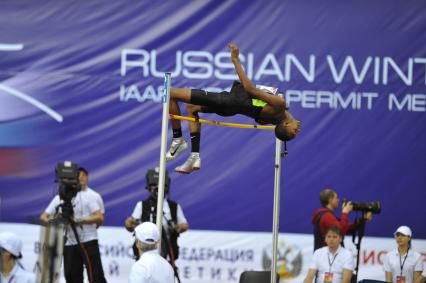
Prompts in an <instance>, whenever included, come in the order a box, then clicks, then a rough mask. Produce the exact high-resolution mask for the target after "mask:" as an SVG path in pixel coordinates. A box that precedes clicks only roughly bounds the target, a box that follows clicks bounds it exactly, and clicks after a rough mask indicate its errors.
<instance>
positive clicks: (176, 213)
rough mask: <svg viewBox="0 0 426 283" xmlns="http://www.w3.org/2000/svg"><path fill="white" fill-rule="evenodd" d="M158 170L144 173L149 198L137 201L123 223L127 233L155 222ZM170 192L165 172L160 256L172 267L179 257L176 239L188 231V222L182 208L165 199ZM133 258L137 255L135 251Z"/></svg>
mask: <svg viewBox="0 0 426 283" xmlns="http://www.w3.org/2000/svg"><path fill="white" fill-rule="evenodd" d="M158 179H159V169H158V167H157V168H155V169H149V170H148V171H147V172H146V189H147V190H148V191H149V192H150V196H149V197H148V198H147V199H145V200H144V201H139V202H138V203H137V204H136V206H135V208H134V210H133V213H132V216H130V217H128V218H127V219H126V222H125V227H126V229H127V231H129V232H133V231H134V229H135V227H136V226H137V225H138V224H139V223H142V222H146V221H150V222H154V223H155V221H156V213H157V193H158ZM169 190H170V177H169V175H168V173H167V171H166V180H165V185H164V199H165V200H166V201H164V203H163V221H162V227H163V233H162V240H161V248H162V249H161V255H162V256H163V257H164V258H166V259H168V260H169V262H170V263H171V264H172V266H173V267H174V266H175V265H174V262H175V260H176V259H177V258H178V257H179V246H178V244H177V238H178V237H179V234H181V233H183V232H185V231H187V230H188V227H189V226H188V222H187V220H186V218H185V215H184V214H183V210H182V207H181V206H180V205H179V204H178V203H177V202H175V201H173V200H170V199H168V198H167V195H168V193H169ZM135 256H136V258H138V254H137V252H136V251H135Z"/></svg>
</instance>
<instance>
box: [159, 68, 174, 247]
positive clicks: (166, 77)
mask: <svg viewBox="0 0 426 283" xmlns="http://www.w3.org/2000/svg"><path fill="white" fill-rule="evenodd" d="M171 80H172V75H171V73H165V74H164V94H163V118H162V125H161V147H160V172H159V177H158V197H157V218H156V223H157V228H158V232H159V234H160V239H162V237H161V233H162V230H163V229H162V225H161V224H162V220H163V202H164V184H165V176H166V150H167V132H168V125H169V102H170V83H171ZM158 252H159V253H160V254H161V240H160V241H159V243H158Z"/></svg>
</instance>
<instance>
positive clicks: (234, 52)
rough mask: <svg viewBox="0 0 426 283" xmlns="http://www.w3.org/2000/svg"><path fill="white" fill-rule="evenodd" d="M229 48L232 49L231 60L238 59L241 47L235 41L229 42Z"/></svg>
mask: <svg viewBox="0 0 426 283" xmlns="http://www.w3.org/2000/svg"><path fill="white" fill-rule="evenodd" d="M228 47H229V49H231V60H238V55H240V49H239V48H238V46H237V45H235V44H234V43H230V44H228Z"/></svg>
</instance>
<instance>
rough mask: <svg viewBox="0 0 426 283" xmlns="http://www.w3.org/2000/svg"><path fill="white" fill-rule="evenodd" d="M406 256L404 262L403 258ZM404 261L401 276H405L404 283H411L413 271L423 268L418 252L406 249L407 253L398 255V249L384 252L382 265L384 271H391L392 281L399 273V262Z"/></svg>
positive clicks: (394, 280)
mask: <svg viewBox="0 0 426 283" xmlns="http://www.w3.org/2000/svg"><path fill="white" fill-rule="evenodd" d="M405 256H407V258H406V259H405V262H404V258H405ZM403 262H404V265H403V269H402V276H405V283H412V282H413V280H414V272H415V271H422V270H423V266H422V264H423V261H422V256H421V255H420V253H418V252H416V251H413V250H412V249H409V250H408V254H404V255H400V254H399V252H398V249H394V250H392V251H390V252H388V253H387V254H386V257H385V261H384V264H383V267H384V269H385V272H392V282H396V277H397V276H400V275H401V264H402V263H403Z"/></svg>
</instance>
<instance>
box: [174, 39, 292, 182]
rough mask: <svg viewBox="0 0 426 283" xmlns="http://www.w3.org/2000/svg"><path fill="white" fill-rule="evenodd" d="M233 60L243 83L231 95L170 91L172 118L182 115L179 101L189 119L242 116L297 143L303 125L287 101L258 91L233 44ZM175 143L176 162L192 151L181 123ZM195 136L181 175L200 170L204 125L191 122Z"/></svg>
mask: <svg viewBox="0 0 426 283" xmlns="http://www.w3.org/2000/svg"><path fill="white" fill-rule="evenodd" d="M228 47H229V48H230V49H231V60H232V63H233V64H234V67H235V71H236V72H237V75H238V77H239V79H240V81H241V83H240V82H237V81H235V82H234V84H233V85H232V88H231V91H230V92H227V91H223V92H221V93H212V92H207V91H205V90H200V89H189V88H171V89H170V114H175V115H180V109H179V105H178V101H182V102H185V103H186V109H187V111H188V115H189V116H190V117H193V118H198V113H199V112H201V113H216V114H218V115H220V116H233V115H236V114H242V115H245V116H248V117H251V118H253V119H254V120H255V121H256V122H257V123H259V124H262V125H264V124H272V125H276V127H275V136H276V137H277V138H279V139H280V140H282V141H289V140H291V139H293V138H294V137H295V136H296V135H297V133H298V132H299V131H300V121H298V120H296V119H294V118H293V116H292V115H291V114H290V112H288V111H287V110H288V108H287V104H286V102H285V100H284V99H283V98H281V97H279V96H276V95H272V94H269V93H267V92H265V91H263V90H260V89H258V88H256V86H255V85H254V84H253V83H252V82H251V81H250V79H249V78H248V77H247V75H246V73H245V72H244V70H243V68H242V66H241V63H240V60H239V58H238V55H239V53H240V50H239V48H238V46H237V45H235V44H229V45H228ZM171 123H172V129H173V141H172V144H171V146H170V149H169V150H168V151H167V154H166V159H167V161H170V160H173V159H175V158H176V156H177V155H179V154H180V153H181V152H182V151H183V150H185V149H187V148H188V143H187V142H186V140H185V139H184V138H182V129H181V123H180V121H179V120H172V121H171ZM189 131H190V134H191V147H192V148H191V151H192V152H191V155H190V156H189V158H188V159H187V160H186V162H185V163H184V164H183V165H181V166H178V167H176V171H177V172H180V173H185V174H188V173H191V172H192V171H194V170H197V169H200V166H201V159H200V154H199V152H200V133H201V125H200V123H197V122H189Z"/></svg>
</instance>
